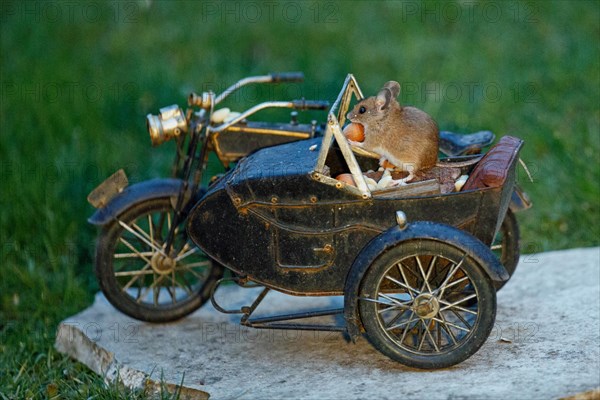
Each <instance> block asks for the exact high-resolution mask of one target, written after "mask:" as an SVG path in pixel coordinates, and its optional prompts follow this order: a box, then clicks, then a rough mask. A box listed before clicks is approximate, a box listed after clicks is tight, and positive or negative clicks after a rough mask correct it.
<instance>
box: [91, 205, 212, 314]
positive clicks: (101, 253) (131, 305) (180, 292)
mask: <svg viewBox="0 0 600 400" xmlns="http://www.w3.org/2000/svg"><path fill="white" fill-rule="evenodd" d="M173 215H174V210H173V206H172V204H171V200H170V199H169V198H158V199H150V200H146V201H142V202H140V203H137V204H134V205H132V206H131V207H130V208H129V209H127V210H126V211H125V212H123V213H122V214H121V215H119V216H118V217H117V219H116V220H113V221H112V222H110V223H109V224H107V225H105V226H104V227H103V229H102V231H101V233H100V236H99V237H98V242H97V246H96V277H97V278H98V282H99V284H100V288H101V289H102V292H104V295H105V296H106V298H107V299H108V301H109V302H110V303H111V304H112V305H113V306H115V307H116V308H117V309H118V310H120V311H121V312H123V313H125V314H127V315H129V316H131V317H133V318H136V319H139V320H142V321H147V322H167V321H174V320H177V319H179V318H182V317H184V316H186V315H188V314H190V313H191V312H193V311H195V310H196V309H198V308H199V307H200V306H202V305H203V304H204V303H205V302H206V301H207V300H208V299H209V297H210V293H211V290H212V288H213V287H214V285H215V284H216V282H217V281H218V280H219V279H220V278H221V277H222V276H223V267H222V266H221V265H219V264H217V263H216V262H214V261H212V260H211V259H210V258H208V257H207V256H206V255H205V254H203V253H202V252H201V251H200V250H199V249H197V248H196V247H195V246H194V245H193V244H191V242H190V241H189V240H188V237H187V232H186V230H185V224H184V223H181V224H180V225H179V229H178V233H177V234H176V235H175V240H174V241H173V246H172V250H171V252H170V254H166V253H164V252H163V250H164V247H162V244H163V243H164V240H165V239H166V236H167V233H168V226H169V225H170V222H171V221H172V220H173ZM141 231H143V232H145V234H142V232H141ZM151 231H152V233H150V232H151ZM133 232H135V233H136V234H137V235H136V234H134V233H133ZM152 242H153V243H154V247H152V246H150V243H152ZM193 249H195V252H194V250H193ZM159 250H160V252H159ZM161 253H163V254H161ZM165 255H167V256H168V255H170V256H171V257H165ZM183 260H185V262H184V261H183ZM190 261H191V262H190ZM165 281H166V282H165ZM165 284H166V285H165ZM149 296H151V299H150V298H149Z"/></svg>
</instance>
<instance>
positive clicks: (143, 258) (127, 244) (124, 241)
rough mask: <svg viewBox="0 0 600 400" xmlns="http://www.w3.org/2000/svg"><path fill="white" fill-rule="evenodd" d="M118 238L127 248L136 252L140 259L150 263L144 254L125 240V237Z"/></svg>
mask: <svg viewBox="0 0 600 400" xmlns="http://www.w3.org/2000/svg"><path fill="white" fill-rule="evenodd" d="M119 240H120V241H121V242H122V243H123V244H124V245H125V246H127V247H128V248H129V250H131V251H133V252H134V253H136V254H137V255H138V256H139V257H140V258H141V259H142V260H144V261H146V262H147V263H148V264H151V262H150V259H149V258H148V257H146V256H144V255H142V253H140V252H139V251H138V250H137V249H136V248H135V247H133V245H132V244H131V243H129V242H128V241H127V240H125V238H123V236H121V237H120V238H119Z"/></svg>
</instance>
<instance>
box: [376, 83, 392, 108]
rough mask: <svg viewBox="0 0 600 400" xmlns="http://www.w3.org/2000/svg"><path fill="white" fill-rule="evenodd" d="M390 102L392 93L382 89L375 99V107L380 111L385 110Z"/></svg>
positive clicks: (387, 89)
mask: <svg viewBox="0 0 600 400" xmlns="http://www.w3.org/2000/svg"><path fill="white" fill-rule="evenodd" d="M391 100H392V91H391V90H390V89H389V88H386V87H384V88H383V89H381V90H380V91H379V93H377V97H376V98H375V105H376V106H377V108H378V109H379V110H380V111H382V110H385V109H386V108H387V107H388V106H389V105H390V101H391Z"/></svg>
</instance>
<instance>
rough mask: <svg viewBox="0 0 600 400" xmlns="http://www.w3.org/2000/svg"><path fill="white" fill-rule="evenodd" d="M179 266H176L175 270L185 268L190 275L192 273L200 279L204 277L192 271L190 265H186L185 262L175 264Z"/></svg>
mask: <svg viewBox="0 0 600 400" xmlns="http://www.w3.org/2000/svg"><path fill="white" fill-rule="evenodd" d="M177 265H178V267H179V268H177V271H178V272H180V271H182V270H186V271H188V272H190V273H191V274H192V275H194V276H195V277H196V278H198V279H200V280H202V279H204V277H203V276H202V275H200V274H198V273H197V272H196V271H194V270H193V269H191V268H190V267H188V265H187V264H177Z"/></svg>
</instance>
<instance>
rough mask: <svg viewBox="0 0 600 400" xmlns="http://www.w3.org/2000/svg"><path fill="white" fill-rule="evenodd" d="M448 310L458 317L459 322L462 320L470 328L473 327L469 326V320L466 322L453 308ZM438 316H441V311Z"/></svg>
mask: <svg viewBox="0 0 600 400" xmlns="http://www.w3.org/2000/svg"><path fill="white" fill-rule="evenodd" d="M450 312H452V313H453V314H454V315H456V317H457V318H458V319H460V322H462V323H463V324H465V326H466V327H467V328H469V329H472V328H473V327H472V326H471V324H469V322H467V320H466V319H464V317H463V316H462V315H460V314H459V313H457V312H456V311H454V310H450ZM440 316H442V313H440Z"/></svg>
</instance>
